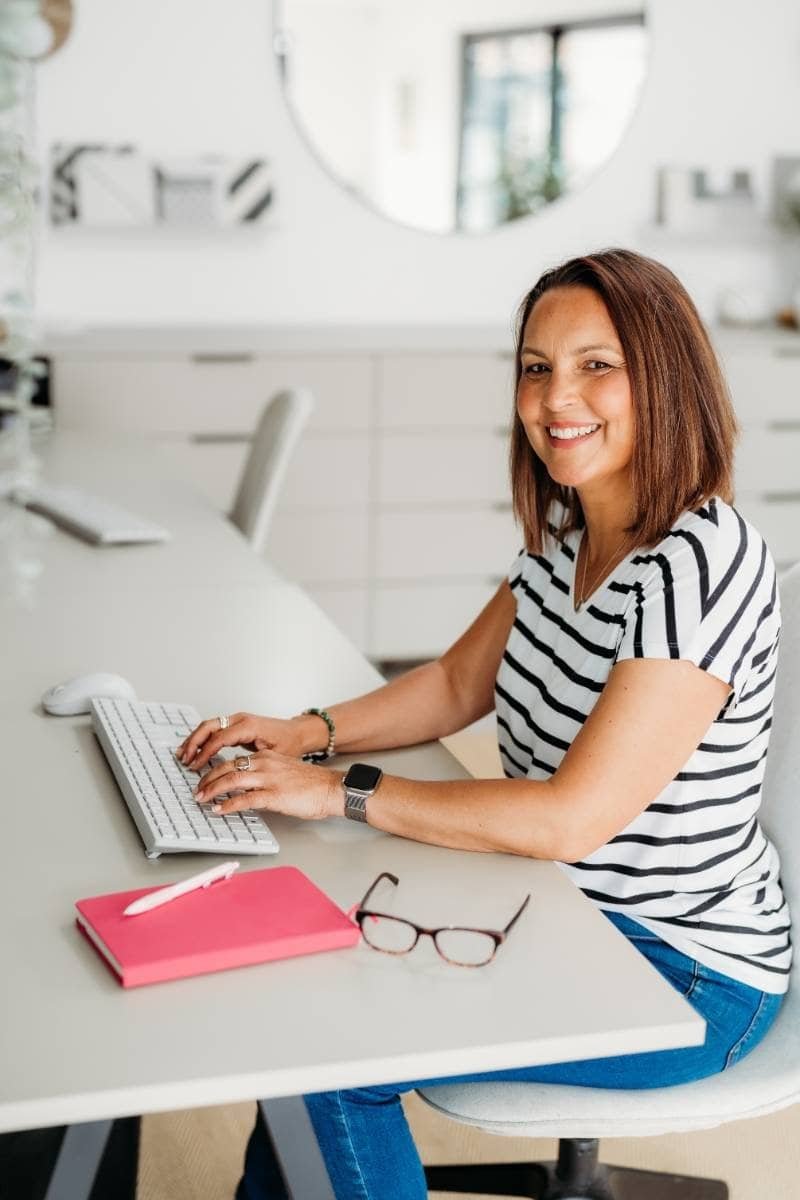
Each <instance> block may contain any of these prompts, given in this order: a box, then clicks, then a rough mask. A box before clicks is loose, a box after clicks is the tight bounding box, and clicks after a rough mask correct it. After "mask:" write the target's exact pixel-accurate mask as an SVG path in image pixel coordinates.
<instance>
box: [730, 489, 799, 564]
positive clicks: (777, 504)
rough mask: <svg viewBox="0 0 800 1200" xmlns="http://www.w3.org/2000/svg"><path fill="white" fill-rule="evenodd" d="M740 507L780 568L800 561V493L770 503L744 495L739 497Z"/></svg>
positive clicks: (737, 503) (737, 502)
mask: <svg viewBox="0 0 800 1200" xmlns="http://www.w3.org/2000/svg"><path fill="white" fill-rule="evenodd" d="M736 507H737V509H738V510H739V512H740V513H741V514H742V516H743V517H745V518H746V520H748V521H749V522H750V524H751V525H755V527H756V529H757V530H758V532H759V533H760V534H761V536H762V537H763V538H764V540H765V542H766V543H767V545H768V546H769V549H770V552H771V554H772V557H773V558H774V559H775V562H776V563H777V564H778V566H779V567H781V568H783V567H787V566H789V565H790V564H791V563H794V562H797V561H798V560H800V494H798V493H796V494H795V496H794V497H786V498H785V499H783V500H775V501H766V500H764V499H762V498H761V497H757V496H749V495H747V494H746V493H743V494H742V495H741V496H738V497H737V500H736Z"/></svg>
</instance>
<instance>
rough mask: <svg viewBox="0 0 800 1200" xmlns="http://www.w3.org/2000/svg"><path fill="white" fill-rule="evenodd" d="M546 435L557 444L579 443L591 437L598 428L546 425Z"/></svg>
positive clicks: (595, 426)
mask: <svg viewBox="0 0 800 1200" xmlns="http://www.w3.org/2000/svg"><path fill="white" fill-rule="evenodd" d="M545 428H546V429H547V432H548V435H549V436H550V438H551V439H552V440H554V441H557V442H579V441H581V439H582V438H587V437H591V435H592V434H593V433H596V432H597V430H598V429H599V428H600V426H599V425H547V426H546V427H545Z"/></svg>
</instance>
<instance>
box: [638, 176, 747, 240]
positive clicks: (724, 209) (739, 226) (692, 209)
mask: <svg viewBox="0 0 800 1200" xmlns="http://www.w3.org/2000/svg"><path fill="white" fill-rule="evenodd" d="M656 220H657V222H658V224H659V225H662V226H664V227H665V228H666V229H669V230H670V232H672V233H688V234H715V233H722V234H730V233H742V234H744V233H747V232H753V231H755V230H757V229H761V226H762V222H761V219H760V217H759V215H758V211H757V208H756V200H755V194H754V191H753V184H752V179H751V176H750V172H749V170H744V169H741V168H740V169H736V170H731V171H710V170H707V169H702V168H688V167H661V168H660V170H659V172H658V192H657V209H656Z"/></svg>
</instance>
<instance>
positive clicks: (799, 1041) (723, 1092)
mask: <svg viewBox="0 0 800 1200" xmlns="http://www.w3.org/2000/svg"><path fill="white" fill-rule="evenodd" d="M780 594H781V605H782V609H783V632H782V635H781V649H780V665H779V668H778V682H777V690H776V696H775V719H774V727H773V730H772V736H771V739H770V749H769V756H768V762H767V774H766V782H765V790H764V795H765V800H764V805H763V809H762V814H763V823H764V827H765V829H766V830H767V832H768V834H769V836H770V837H771V838H772V839H773V841H774V842H775V844H776V846H777V847H778V851H779V853H780V856H781V871H782V878H783V885H784V889H785V892H786V895H787V897H788V899H789V903H790V905H791V906H792V915H793V934H794V943H795V947H796V946H797V941H798V939H797V929H798V917H800V565H798V566H796V567H794V568H792V570H791V571H789V572H788V573H787V574H786V575H785V576H784V577H783V579H782V580H781V584H780ZM799 973H800V953H796V954H795V960H794V963H793V967H792V987H791V990H790V993H789V995H788V996H787V998H786V1000H785V1002H784V1004H783V1007H782V1009H781V1011H780V1014H779V1016H778V1018H777V1020H776V1022H775V1024H774V1026H773V1028H772V1029H771V1030H770V1032H769V1033H768V1035H767V1037H766V1038H765V1039H764V1041H763V1042H762V1043H761V1045H760V1046H757V1047H756V1049H755V1050H754V1051H753V1052H752V1053H751V1054H750V1055H748V1057H747V1058H746V1059H744V1061H743V1062H740V1063H738V1064H737V1065H736V1066H735V1067H731V1068H730V1069H729V1070H728V1071H725V1072H723V1073H722V1074H720V1075H715V1076H712V1077H711V1078H709V1079H701V1080H699V1081H698V1082H696V1083H685V1084H680V1085H678V1086H676V1087H671V1088H654V1089H652V1090H647V1091H620V1090H608V1091H605V1090H602V1089H599V1088H580V1087H566V1086H561V1085H558V1084H535V1083H483V1084H450V1085H443V1086H441V1087H435V1088H428V1089H426V1090H424V1091H421V1092H420V1095H421V1096H422V1099H423V1100H425V1101H426V1102H427V1103H428V1104H430V1105H431V1106H432V1107H433V1108H436V1109H438V1110H439V1111H440V1112H442V1113H444V1114H446V1115H447V1116H449V1117H452V1118H454V1119H455V1120H457V1121H461V1122H462V1123H464V1124H467V1125H477V1126H480V1127H481V1128H482V1129H486V1130H488V1131H489V1132H491V1133H498V1134H505V1135H507V1136H509V1137H525V1136H529V1137H587V1138H600V1137H629V1136H644V1135H647V1134H659V1133H673V1132H683V1131H687V1130H692V1129H708V1128H711V1127H712V1126H714V1125H721V1124H724V1123H725V1122H726V1121H735V1120H741V1119H743V1118H745V1117H757V1116H762V1115H764V1114H765V1113H768V1112H772V1111H774V1110H775V1109H779V1108H785V1107H787V1106H788V1105H790V1104H794V1103H796V1102H797V1101H798V1100H800V983H798V974H799Z"/></svg>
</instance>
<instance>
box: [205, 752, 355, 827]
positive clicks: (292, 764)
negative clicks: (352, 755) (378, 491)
mask: <svg viewBox="0 0 800 1200" xmlns="http://www.w3.org/2000/svg"><path fill="white" fill-rule="evenodd" d="M245 761H247V762H249V764H250V765H249V767H248V768H246V769H245V770H242V769H241V768H242V767H243V766H244V764H245ZM237 763H238V764H239V765H238V766H237ZM231 792H234V793H237V794H235V795H228V796H227V797H226V798H225V799H224V800H223V799H220V797H221V796H222V795H224V794H225V793H231ZM195 797H196V799H197V800H198V801H199V803H201V804H209V805H211V807H212V811H214V812H219V813H221V814H222V815H223V816H225V815H227V814H228V813H234V812H238V811H240V810H241V809H243V808H265V809H269V811H270V812H279V813H285V814H286V815H287V816H290V817H302V818H303V819H304V820H311V821H316V820H320V819H322V818H323V817H332V816H341V815H342V814H343V812H344V792H343V790H342V773H341V771H330V770H327V769H326V768H325V767H319V766H316V765H315V764H314V763H306V762H301V761H299V760H298V759H296V758H290V757H288V756H287V755H285V754H278V753H277V751H275V750H261V751H259V752H258V753H257V754H240V755H237V757H236V758H234V759H230V760H227V759H226V760H225V761H224V762H221V763H219V764H218V765H217V766H216V767H212V768H211V769H210V770H209V771H207V772H206V774H205V775H204V776H203V777H202V779H201V780H200V782H199V784H198V785H197V790H196V792H195Z"/></svg>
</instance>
